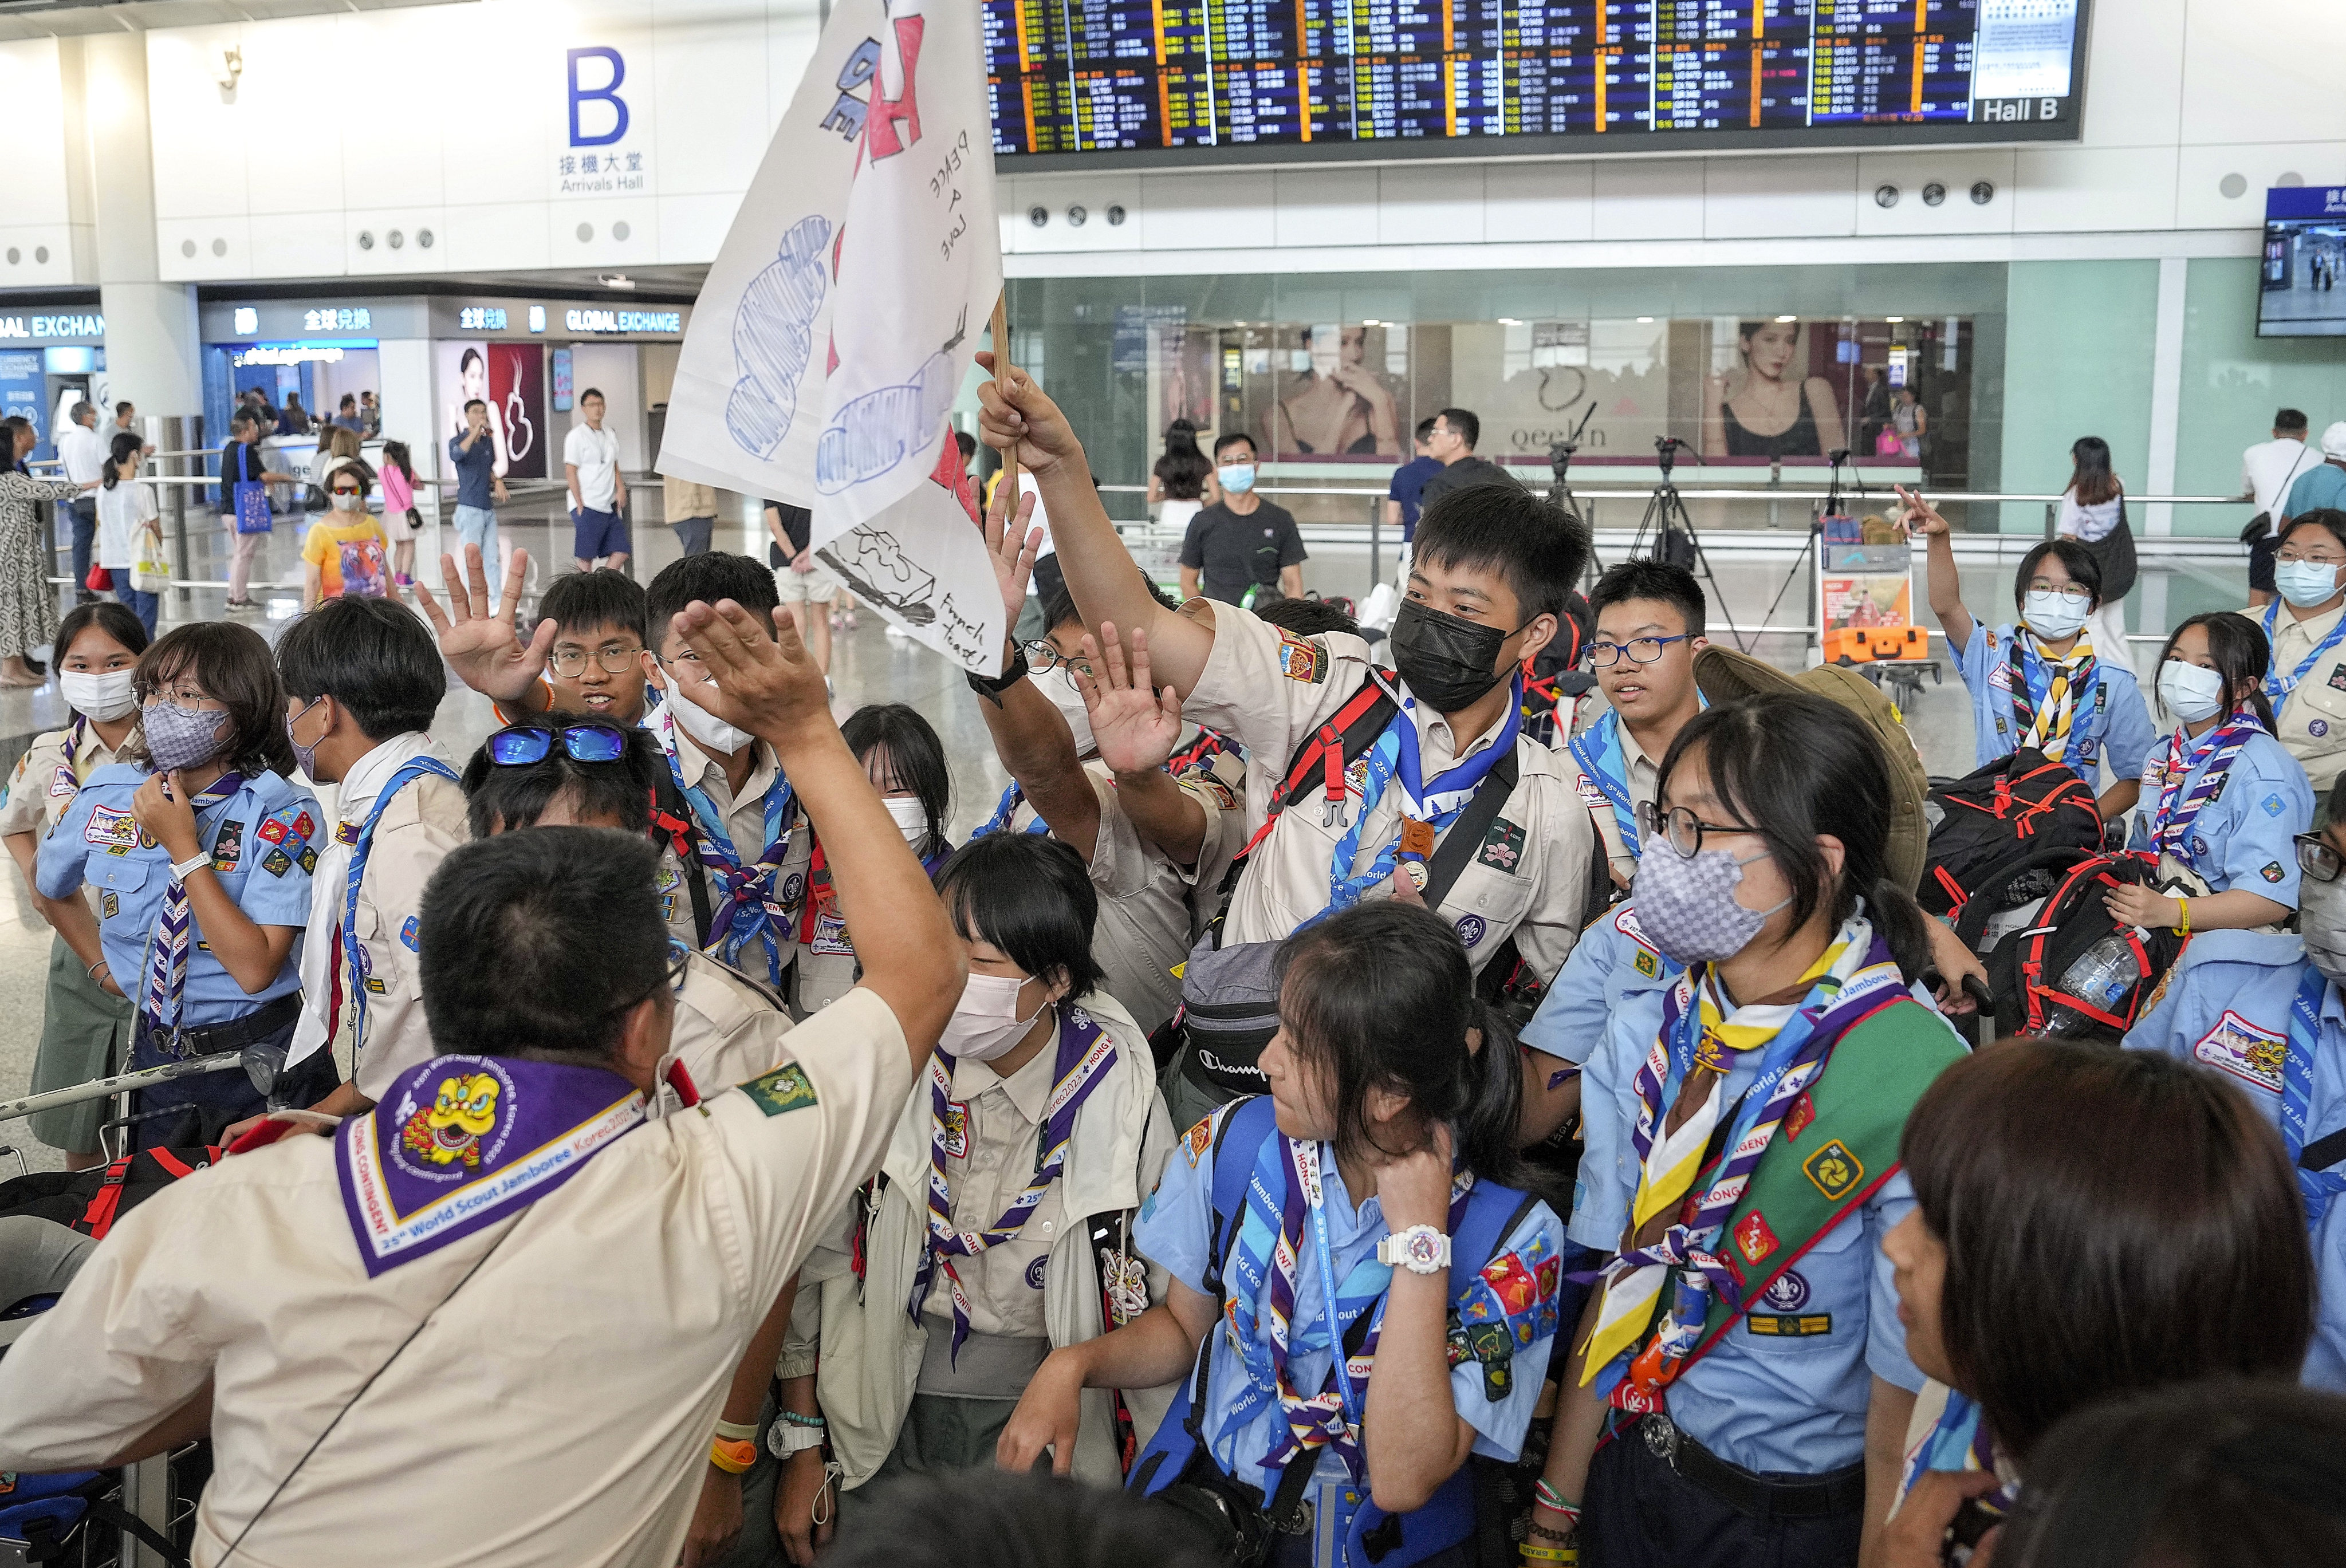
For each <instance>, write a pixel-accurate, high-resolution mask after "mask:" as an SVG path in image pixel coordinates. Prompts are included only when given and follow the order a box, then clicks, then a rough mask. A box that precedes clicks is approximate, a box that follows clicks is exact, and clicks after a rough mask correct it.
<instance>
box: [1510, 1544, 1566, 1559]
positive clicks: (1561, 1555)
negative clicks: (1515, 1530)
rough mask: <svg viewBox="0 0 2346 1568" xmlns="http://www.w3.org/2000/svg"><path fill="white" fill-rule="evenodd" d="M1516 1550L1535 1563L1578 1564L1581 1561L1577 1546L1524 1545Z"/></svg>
mask: <svg viewBox="0 0 2346 1568" xmlns="http://www.w3.org/2000/svg"><path fill="white" fill-rule="evenodd" d="M1515 1550H1516V1551H1517V1552H1518V1553H1521V1554H1522V1555H1523V1556H1524V1557H1525V1558H1526V1559H1528V1560H1529V1561H1531V1562H1534V1563H1578V1562H1579V1561H1580V1549H1579V1548H1578V1547H1576V1546H1531V1545H1524V1546H1518V1547H1516V1548H1515Z"/></svg>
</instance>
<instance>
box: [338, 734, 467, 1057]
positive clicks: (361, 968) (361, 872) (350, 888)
mask: <svg viewBox="0 0 2346 1568" xmlns="http://www.w3.org/2000/svg"><path fill="white" fill-rule="evenodd" d="M427 775H429V776H431V777H433V778H439V779H446V780H448V782H449V783H451V784H454V783H457V782H459V780H458V779H457V778H456V770H455V769H453V768H451V767H449V766H448V765H447V764H446V763H445V762H443V761H441V760H440V759H438V758H436V757H418V758H416V759H413V760H412V761H410V762H408V763H407V764H406V765H405V766H404V767H403V768H401V769H400V770H399V771H398V772H396V773H394V774H393V775H392V776H391V781H390V782H389V783H387V784H385V785H384V786H383V787H382V789H380V790H379V791H377V792H376V794H375V798H374V809H372V810H371V811H369V812H368V813H367V820H366V821H365V823H364V824H363V825H362V826H361V827H360V829H359V836H358V837H357V838H355V839H353V840H351V873H350V877H349V879H348V883H347V885H346V886H345V887H344V888H343V890H342V956H343V958H345V959H347V960H348V961H349V962H350V966H351V1007H352V1013H351V1052H352V1055H351V1061H352V1071H353V1072H355V1071H357V1062H358V1053H360V1052H362V1051H363V1050H365V1049H366V1011H367V1003H366V999H367V989H366V973H367V968H366V949H365V947H364V946H363V945H362V944H361V942H359V883H360V882H361V881H363V880H364V879H365V877H366V867H367V857H368V856H369V855H372V853H374V828H375V824H376V823H377V822H380V821H382V813H383V810H384V809H385V808H387V807H388V806H390V804H391V800H392V797H393V796H394V795H396V794H398V793H399V792H400V791H401V790H402V789H406V788H407V787H408V786H409V785H410V784H413V783H414V782H415V781H416V780H417V779H422V778H424V777H425V776H427Z"/></svg>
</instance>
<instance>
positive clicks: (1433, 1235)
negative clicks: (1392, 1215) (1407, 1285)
mask: <svg viewBox="0 0 2346 1568" xmlns="http://www.w3.org/2000/svg"><path fill="white" fill-rule="evenodd" d="M1377 1261H1378V1262H1379V1263H1382V1264H1386V1265H1388V1266H1390V1267H1395V1268H1406V1269H1408V1270H1409V1271H1410V1272H1411V1273H1412V1274H1439V1273H1441V1272H1442V1271H1443V1269H1445V1268H1449V1267H1450V1238H1449V1237H1446V1236H1444V1235H1443V1234H1442V1232H1440V1231H1438V1230H1436V1229H1434V1228H1433V1227H1432V1226H1430V1225H1413V1226H1411V1227H1409V1228H1408V1229H1407V1230H1396V1231H1394V1232H1393V1233H1392V1235H1391V1236H1388V1237H1385V1238H1384V1239H1383V1240H1382V1241H1380V1242H1378V1243H1377Z"/></svg>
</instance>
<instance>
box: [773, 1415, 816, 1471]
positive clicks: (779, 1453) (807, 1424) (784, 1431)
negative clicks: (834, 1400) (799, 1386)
mask: <svg viewBox="0 0 2346 1568" xmlns="http://www.w3.org/2000/svg"><path fill="white" fill-rule="evenodd" d="M822 1439H823V1420H822V1418H821V1416H801V1415H794V1414H792V1413H791V1412H790V1411H789V1410H783V1411H780V1412H779V1413H778V1414H777V1415H776V1416H775V1418H774V1424H773V1425H772V1426H770V1427H769V1428H767V1429H766V1447H767V1448H768V1449H770V1451H772V1452H773V1455H774V1457H775V1458H776V1459H788V1458H790V1455H792V1454H794V1453H799V1452H801V1451H804V1450H807V1449H811V1448H820V1447H821V1446H822Z"/></svg>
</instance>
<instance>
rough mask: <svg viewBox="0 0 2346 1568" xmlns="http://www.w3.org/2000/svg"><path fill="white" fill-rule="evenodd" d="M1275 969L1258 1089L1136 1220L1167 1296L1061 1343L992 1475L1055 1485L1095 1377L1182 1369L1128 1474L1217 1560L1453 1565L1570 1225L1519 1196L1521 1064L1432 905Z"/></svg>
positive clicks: (1551, 1294) (1299, 954)
mask: <svg viewBox="0 0 2346 1568" xmlns="http://www.w3.org/2000/svg"><path fill="white" fill-rule="evenodd" d="M1279 1020H1280V1026H1279V1032H1278V1033H1276V1034H1275V1035H1273V1036H1272V1038H1271V1041H1270V1044H1268V1045H1266V1046H1265V1047H1264V1048H1263V1052H1262V1056H1261V1066H1262V1070H1263V1073H1264V1075H1265V1077H1266V1078H1267V1079H1268V1080H1269V1082H1270V1093H1269V1094H1268V1095H1261V1096H1258V1097H1256V1098H1254V1099H1250V1100H1241V1101H1239V1102H1238V1103H1237V1104H1234V1105H1225V1106H1223V1107H1221V1108H1220V1109H1219V1110H1217V1111H1216V1112H1215V1113H1214V1114H1213V1115H1212V1116H1210V1117H1209V1118H1208V1119H1207V1120H1206V1121H1203V1122H1200V1123H1199V1124H1198V1125H1197V1126H1196V1127H1194V1128H1192V1129H1191V1130H1190V1133H1189V1135H1188V1138H1187V1139H1186V1140H1185V1141H1184V1143H1183V1145H1182V1146H1181V1149H1180V1151H1179V1152H1178V1154H1177V1155H1176V1156H1174V1157H1173V1158H1171V1159H1169V1160H1168V1161H1167V1162H1166V1165H1165V1175H1164V1176H1163V1178H1162V1179H1161V1180H1160V1181H1159V1183H1158V1188H1157V1191H1156V1192H1155V1193H1154V1194H1153V1195H1152V1196H1150V1198H1149V1200H1148V1206H1147V1207H1144V1208H1143V1209H1142V1210H1141V1218H1140V1224H1139V1227H1138V1229H1137V1240H1138V1243H1139V1246H1140V1248H1141V1250H1142V1251H1143V1252H1144V1253H1145V1254H1147V1255H1148V1257H1149V1258H1150V1259H1151V1260H1152V1261H1154V1262H1156V1263H1158V1264H1159V1265H1161V1266H1163V1267H1164V1268H1165V1269H1166V1270H1167V1271H1168V1273H1169V1274H1170V1276H1171V1279H1170V1283H1169V1286H1168V1293H1167V1296H1166V1298H1164V1299H1163V1300H1161V1301H1159V1302H1158V1303H1157V1304H1156V1305H1154V1306H1152V1307H1151V1308H1149V1309H1148V1311H1147V1312H1145V1313H1143V1314H1142V1315H1141V1316H1140V1317H1138V1318H1137V1319H1135V1320H1134V1321H1132V1322H1131V1323H1128V1324H1127V1325H1126V1326H1125V1327H1123V1328H1121V1329H1117V1331H1116V1332H1114V1333H1112V1334H1107V1335H1104V1336H1102V1337H1101V1338H1099V1339H1094V1340H1091V1341H1089V1342H1087V1343H1086V1344H1082V1345H1076V1346H1070V1347H1068V1348H1067V1349H1062V1350H1058V1351H1055V1352H1054V1353H1053V1354H1052V1356H1051V1358H1050V1359H1048V1360H1046V1361H1045V1362H1044V1363H1043V1366H1042V1369H1040V1370H1039V1371H1037V1372H1036V1373H1035V1378H1034V1380H1033V1381H1032V1382H1031V1383H1030V1384H1029V1385H1028V1386H1027V1390H1026V1395H1025V1399H1023V1400H1021V1401H1020V1402H1019V1407H1018V1410H1017V1412H1016V1414H1015V1415H1014V1416H1013V1417H1012V1418H1011V1420H1010V1424H1009V1426H1008V1427H1007V1428H1006V1429H1005V1431H1004V1433H1003V1437H1002V1442H1001V1446H1000V1450H999V1461H1000V1463H1001V1464H1002V1466H1003V1468H1005V1469H1007V1470H1020V1471H1023V1470H1025V1469H1026V1468H1028V1467H1029V1466H1031V1465H1032V1464H1034V1462H1035V1460H1036V1458H1037V1457H1038V1456H1040V1455H1041V1454H1042V1453H1043V1452H1044V1451H1045V1450H1049V1451H1051V1452H1052V1454H1053V1458H1054V1463H1055V1465H1056V1468H1058V1469H1059V1470H1061V1471H1064V1470H1066V1468H1067V1464H1068V1461H1069V1456H1070V1454H1071V1451H1072V1446H1073V1439H1074V1436H1075V1431H1076V1401H1077V1397H1078V1395H1079V1393H1080V1391H1081V1390H1085V1389H1088V1388H1146V1387H1148V1386H1151V1385H1153V1384H1158V1383H1165V1382H1171V1381H1175V1380H1180V1381H1181V1384H1182V1393H1181V1396H1180V1397H1179V1398H1178V1399H1177V1400H1175V1402H1174V1405H1173V1408H1172V1410H1170V1411H1169V1412H1168V1413H1167V1415H1166V1417H1165V1419H1164V1420H1163V1421H1162V1422H1160V1423H1159V1424H1158V1428H1157V1435H1156V1437H1155V1439H1154V1441H1151V1442H1150V1443H1149V1445H1148V1449H1147V1450H1146V1451H1144V1452H1143V1453H1142V1454H1141V1456H1140V1458H1139V1461H1138V1462H1137V1464H1136V1465H1135V1466H1134V1467H1133V1470H1132V1474H1131V1479H1130V1485H1131V1487H1132V1488H1133V1489H1134V1490H1135V1491H1137V1492H1142V1493H1143V1494H1146V1495H1150V1496H1155V1497H1158V1498H1160V1499H1162V1500H1163V1501H1164V1502H1166V1503H1167V1504H1168V1506H1169V1507H1173V1508H1178V1509H1179V1510H1181V1511H1182V1512H1185V1513H1187V1514H1188V1516H1189V1517H1190V1518H1191V1519H1192V1520H1194V1521H1197V1522H1200V1523H1203V1524H1205V1525H1206V1526H1207V1527H1208V1528H1209V1530H1210V1531H1211V1532H1214V1533H1215V1535H1216V1537H1217V1539H1218V1542H1219V1545H1220V1546H1221V1547H1222V1548H1223V1549H1224V1552H1225V1553H1226V1554H1227V1555H1229V1556H1231V1557H1232V1558H1234V1559H1235V1560H1237V1561H1239V1562H1250V1563H1264V1562H1271V1563H1289V1564H1299V1565H1300V1564H1314V1565H1317V1568H1339V1565H1346V1568H1368V1565H1369V1564H1370V1563H1375V1564H1376V1565H1377V1568H1410V1565H1412V1564H1418V1563H1439V1564H1443V1568H1453V1565H1460V1564H1465V1563H1471V1562H1473V1561H1474V1551H1475V1546H1476V1542H1475V1533H1476V1532H1475V1523H1476V1521H1475V1510H1474V1490H1475V1488H1474V1481H1473V1480H1472V1478H1471V1476H1470V1473H1469V1471H1468V1462H1469V1460H1470V1457H1474V1458H1482V1459H1487V1460H1493V1461H1499V1462H1501V1463H1510V1462H1512V1461H1514V1460H1515V1456H1516V1454H1517V1452H1518V1451H1520V1449H1521V1447H1522V1445H1523V1439H1524V1433H1525V1429H1526V1428H1527V1427H1528V1426H1529V1425H1530V1423H1531V1417H1532V1407H1533V1405H1534V1404H1535V1402H1536V1401H1537V1400H1538V1398H1539V1393H1540V1385H1541V1383H1542V1381H1543V1379H1544V1376H1545V1370H1546V1367H1547V1361H1548V1349H1549V1344H1550V1341H1551V1339H1552V1338H1553V1336H1554V1335H1555V1333H1556V1327H1557V1324H1556V1291H1557V1289H1558V1287H1559V1285H1560V1283H1561V1281H1560V1278H1559V1275H1560V1272H1561V1267H1562V1266H1561V1260H1560V1256H1559V1255H1560V1251H1561V1248H1562V1246H1563V1240H1564V1227H1563V1224H1562V1222H1561V1221H1560V1220H1558V1219H1557V1217H1556V1211H1555V1210H1554V1209H1552V1208H1550V1207H1548V1206H1547V1205H1546V1204H1545V1203H1543V1202H1541V1201H1539V1200H1538V1199H1537V1198H1536V1197H1534V1196H1529V1195H1527V1194H1525V1192H1523V1191H1522V1190H1521V1189H1520V1188H1518V1187H1516V1186H1514V1185H1512V1184H1513V1182H1514V1181H1515V1180H1516V1179H1517V1172H1518V1171H1519V1169H1520V1166H1519V1165H1518V1163H1517V1156H1516V1153H1515V1133H1516V1120H1517V1116H1518V1115H1519V1113H1520V1109H1521V1095H1522V1085H1521V1080H1520V1075H1519V1074H1518V1073H1517V1072H1516V1070H1515V1060H1514V1057H1513V1054H1511V1053H1508V1052H1504V1051H1496V1050H1491V1049H1485V1048H1482V1047H1481V1038H1482V1034H1481V1031H1480V1028H1479V1024H1480V1018H1479V1015H1478V1012H1477V1009H1476V1007H1475V1003H1474V985H1473V978H1472V974H1471V972H1470V970H1469V968H1468V965H1467V961H1466V952H1465V950H1464V948H1463V947H1461V946H1460V945H1459V942H1458V938H1457V935H1456V933H1455V932H1453V931H1451V930H1450V928H1449V926H1448V925H1447V924H1446V923H1445V922H1443V921H1441V920H1439V919H1437V918H1436V917H1435V916H1433V915H1432V914H1430V913H1428V912H1427V911H1425V910H1424V909H1423V908H1422V907H1418V906H1413V905H1409V904H1404V903H1402V902H1400V901H1378V902H1374V903H1364V904H1360V905H1356V906H1354V907H1353V908H1352V909H1349V910H1345V911H1341V912H1340V913H1337V914H1334V915H1331V916H1330V917H1329V918H1328V919H1327V920H1325V921H1321V922H1320V923H1319V924H1317V925H1314V926H1311V927H1310V928H1309V929H1307V930H1304V931H1301V932H1298V933H1296V934H1295V935H1294V936H1292V937H1290V938H1289V939H1288V940H1287V942H1286V943H1285V945H1284V947H1283V948H1282V950H1281V952H1280V997H1279ZM1339 1345H1341V1347H1342V1351H1341V1354H1339V1353H1338V1352H1337V1349H1336V1348H1337V1347H1338V1346H1339Z"/></svg>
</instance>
